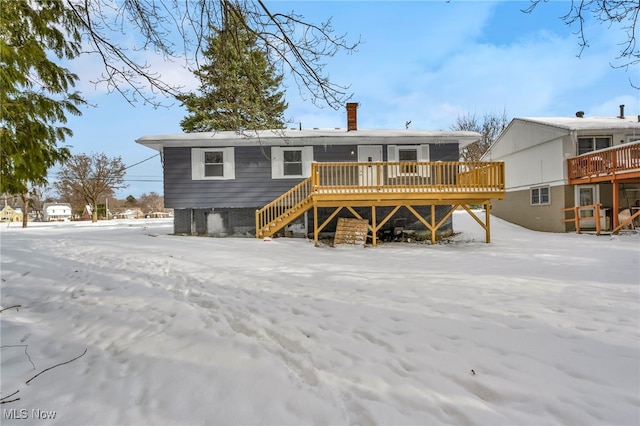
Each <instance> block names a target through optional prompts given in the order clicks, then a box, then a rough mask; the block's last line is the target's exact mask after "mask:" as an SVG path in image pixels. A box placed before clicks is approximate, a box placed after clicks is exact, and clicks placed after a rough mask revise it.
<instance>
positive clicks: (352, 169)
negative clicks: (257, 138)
mask: <svg viewBox="0 0 640 426" xmlns="http://www.w3.org/2000/svg"><path fill="white" fill-rule="evenodd" d="M312 178H313V191H314V192H316V191H317V192H321V193H330V192H337V193H345V192H353V193H366V192H481V191H490V192H494V191H504V189H505V182H504V163H502V162H457V161H449V162H447V161H437V162H409V161H402V162H375V163H356V162H350V163H314V164H313V167H312Z"/></svg>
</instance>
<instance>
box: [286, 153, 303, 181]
mask: <svg viewBox="0 0 640 426" xmlns="http://www.w3.org/2000/svg"><path fill="white" fill-rule="evenodd" d="M282 156H283V160H282V164H283V166H284V167H283V172H282V174H283V175H284V176H302V150H301V149H296V150H287V151H283V153H282Z"/></svg>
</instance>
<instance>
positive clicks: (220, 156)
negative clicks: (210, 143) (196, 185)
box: [204, 151, 224, 177]
mask: <svg viewBox="0 0 640 426" xmlns="http://www.w3.org/2000/svg"><path fill="white" fill-rule="evenodd" d="M204 176H205V177H222V176H224V153H223V152H222V151H205V152H204Z"/></svg>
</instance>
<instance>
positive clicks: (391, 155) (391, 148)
mask: <svg viewBox="0 0 640 426" xmlns="http://www.w3.org/2000/svg"><path fill="white" fill-rule="evenodd" d="M387 161H389V162H391V161H398V147H397V146H395V145H387ZM388 169H389V170H388V175H389V177H390V178H395V177H397V176H398V166H389V167H388Z"/></svg>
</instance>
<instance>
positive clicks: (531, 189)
mask: <svg viewBox="0 0 640 426" xmlns="http://www.w3.org/2000/svg"><path fill="white" fill-rule="evenodd" d="M543 188H547V193H548V194H549V201H547V202H544V203H543V202H542V201H541V200H542V197H541V196H540V190H541V189H543ZM536 190H537V191H538V200H540V201H538V202H537V203H534V202H533V191H536ZM529 204H530V205H532V206H548V205H550V204H551V187H550V186H549V185H543V186H535V187H532V188H530V189H529Z"/></svg>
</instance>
